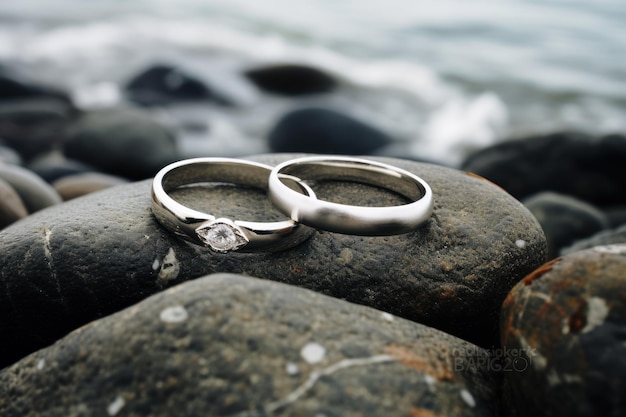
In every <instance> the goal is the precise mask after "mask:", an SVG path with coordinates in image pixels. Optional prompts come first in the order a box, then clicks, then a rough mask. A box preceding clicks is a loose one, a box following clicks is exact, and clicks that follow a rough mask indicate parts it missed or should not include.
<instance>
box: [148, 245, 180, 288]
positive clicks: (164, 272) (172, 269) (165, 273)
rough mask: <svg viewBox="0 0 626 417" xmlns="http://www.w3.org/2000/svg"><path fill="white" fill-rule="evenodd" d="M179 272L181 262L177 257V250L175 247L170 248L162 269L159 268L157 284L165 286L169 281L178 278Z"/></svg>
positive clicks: (162, 263)
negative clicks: (175, 250)
mask: <svg viewBox="0 0 626 417" xmlns="http://www.w3.org/2000/svg"><path fill="white" fill-rule="evenodd" d="M153 265H154V264H153ZM179 272H180V262H178V259H176V252H174V249H173V248H170V250H168V251H167V253H166V254H165V256H164V257H163V262H161V269H160V270H159V275H158V276H157V284H158V285H159V286H164V285H165V284H167V283H168V282H169V281H171V280H173V279H176V277H178V273H179Z"/></svg>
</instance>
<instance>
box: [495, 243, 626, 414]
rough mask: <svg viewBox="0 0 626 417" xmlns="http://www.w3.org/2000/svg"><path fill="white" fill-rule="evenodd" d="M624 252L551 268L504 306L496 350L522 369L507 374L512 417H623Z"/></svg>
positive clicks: (603, 252)
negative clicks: (501, 349) (499, 345)
mask: <svg viewBox="0 0 626 417" xmlns="http://www.w3.org/2000/svg"><path fill="white" fill-rule="evenodd" d="M624 271H626V245H610V246H598V247H595V248H593V249H589V250H585V251H581V252H577V253H572V254H570V255H567V256H565V257H563V258H560V259H557V260H554V261H552V262H551V263H549V264H546V265H544V266H543V267H541V268H539V269H537V270H536V271H534V272H533V273H532V274H530V275H528V276H527V277H526V278H525V279H524V280H523V281H521V282H520V283H519V284H517V285H516V286H515V288H513V290H512V291H511V293H510V294H509V296H508V297H507V299H506V301H505V302H504V304H503V314H502V344H503V347H504V349H505V351H506V352H509V353H510V354H513V355H514V356H516V357H517V360H518V361H521V360H524V361H526V362H525V363H528V365H529V366H528V367H527V368H526V369H524V371H520V372H505V373H504V376H505V390H504V394H505V400H506V404H505V407H504V408H505V409H506V410H509V411H511V413H510V414H511V415H516V416H529V417H530V416H533V417H534V416H538V415H549V416H568V417H569V416H615V417H617V416H623V415H626V397H624V392H626V344H624V339H625V336H624V335H626V275H625V274H624Z"/></svg>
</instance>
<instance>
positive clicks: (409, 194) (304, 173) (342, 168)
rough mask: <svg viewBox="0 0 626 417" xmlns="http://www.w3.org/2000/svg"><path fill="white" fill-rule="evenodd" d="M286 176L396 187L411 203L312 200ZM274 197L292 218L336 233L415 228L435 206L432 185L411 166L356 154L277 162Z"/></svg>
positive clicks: (272, 179)
mask: <svg viewBox="0 0 626 417" xmlns="http://www.w3.org/2000/svg"><path fill="white" fill-rule="evenodd" d="M282 175H288V176H289V177H290V178H293V176H295V177H297V179H299V180H301V181H304V180H324V179H326V180H329V179H330V180H345V181H351V182H358V183H362V184H368V185H373V186H377V187H380V188H383V189H387V190H391V191H394V192H396V193H398V194H400V195H402V196H404V197H406V198H408V199H409V200H411V201H412V202H411V203H409V204H404V205H398V206H388V207H363V206H351V205H345V204H338V203H333V202H330V201H323V200H318V199H312V198H309V197H307V196H305V195H302V194H300V193H297V192H295V191H294V190H293V189H292V188H290V187H289V186H287V184H285V182H283V180H282V179H281V176H282ZM269 196H270V200H271V201H272V203H273V204H274V206H275V207H276V208H278V209H279V210H280V211H281V212H283V213H284V214H286V215H288V216H290V217H291V219H292V220H295V221H297V222H300V223H302V224H306V225H308V226H312V227H315V228H319V229H324V230H328V231H331V232H339V233H346V234H354V235H364V236H383V235H393V234H400V233H406V232H410V231H412V230H415V229H416V228H417V227H418V226H420V225H421V224H423V223H424V222H425V221H426V220H428V218H429V217H430V215H431V213H432V210H433V194H432V191H431V189H430V187H429V185H428V184H427V183H426V181H424V180H423V179H421V178H420V177H418V176H417V175H414V174H412V173H410V172H408V171H405V170H403V169H400V168H397V167H394V166H392V165H388V164H384V163H381V162H375V161H369V160H366V159H358V158H352V157H344V156H342V157H332V156H312V157H304V158H299V159H294V160H291V161H287V162H284V163H282V164H279V165H277V166H276V167H275V168H274V169H273V170H272V173H271V174H270V177H269Z"/></svg>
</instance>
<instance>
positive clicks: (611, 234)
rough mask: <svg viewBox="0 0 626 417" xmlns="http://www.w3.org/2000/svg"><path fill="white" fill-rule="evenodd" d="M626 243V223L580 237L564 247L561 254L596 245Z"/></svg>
mask: <svg viewBox="0 0 626 417" xmlns="http://www.w3.org/2000/svg"><path fill="white" fill-rule="evenodd" d="M620 243H626V225H623V226H620V227H618V228H615V229H611V230H604V231H602V232H599V233H596V234H595V235H593V236H590V237H588V238H586V239H580V240H578V241H576V242H575V243H574V244H572V245H571V246H568V247H566V248H563V250H562V251H561V255H567V254H570V253H573V252H578V251H580V250H585V249H589V248H593V247H594V246H604V245H615V244H620Z"/></svg>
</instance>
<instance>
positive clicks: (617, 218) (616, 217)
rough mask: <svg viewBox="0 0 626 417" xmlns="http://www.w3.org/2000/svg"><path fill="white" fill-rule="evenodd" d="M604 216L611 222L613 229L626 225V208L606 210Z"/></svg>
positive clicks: (610, 225)
mask: <svg viewBox="0 0 626 417" xmlns="http://www.w3.org/2000/svg"><path fill="white" fill-rule="evenodd" d="M604 215H605V216H606V218H607V219H608V220H609V227H610V228H612V229H616V228H618V227H620V226H622V225H625V224H626V206H617V207H609V208H607V209H606V210H604Z"/></svg>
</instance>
